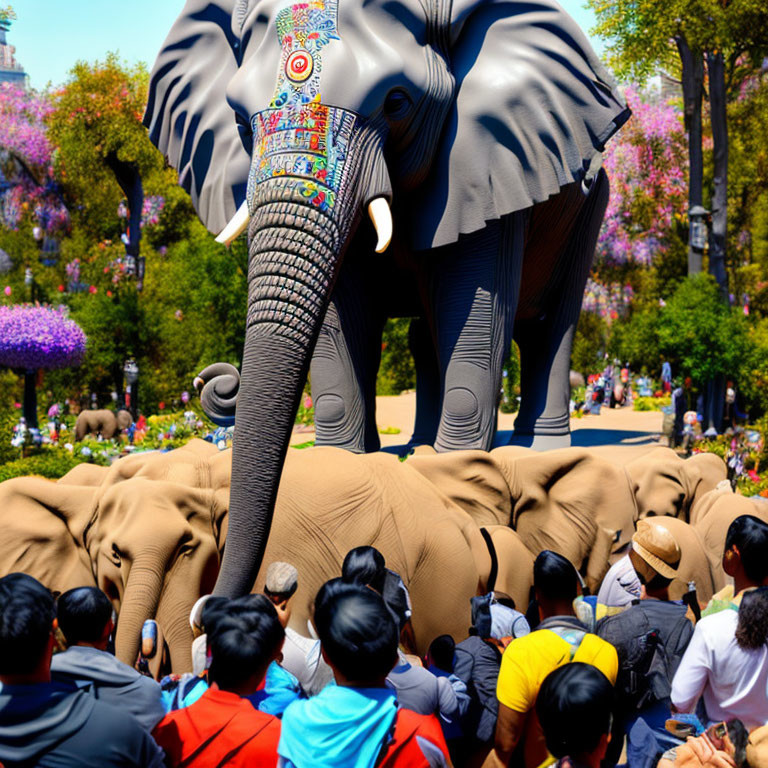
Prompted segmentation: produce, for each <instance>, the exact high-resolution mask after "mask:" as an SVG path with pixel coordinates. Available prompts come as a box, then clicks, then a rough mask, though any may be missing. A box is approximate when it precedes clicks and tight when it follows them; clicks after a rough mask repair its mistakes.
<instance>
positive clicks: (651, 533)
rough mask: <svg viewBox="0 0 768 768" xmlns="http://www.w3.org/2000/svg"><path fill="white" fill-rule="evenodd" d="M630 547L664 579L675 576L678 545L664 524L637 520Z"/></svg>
mask: <svg viewBox="0 0 768 768" xmlns="http://www.w3.org/2000/svg"><path fill="white" fill-rule="evenodd" d="M632 549H633V551H635V552H637V554H638V555H639V556H640V557H642V558H643V560H645V562H646V563H648V565H650V566H651V568H653V570H654V571H656V573H659V574H661V575H662V576H663V577H664V578H665V579H674V578H675V576H677V566H678V564H679V563H680V546H679V545H678V543H677V542H676V541H675V537H674V536H673V535H672V534H671V533H670V532H669V531H668V530H667V529H666V528H664V526H662V525H659V524H658V523H652V522H650V521H649V520H647V519H644V520H638V521H637V530H636V531H635V535H634V536H633V537H632Z"/></svg>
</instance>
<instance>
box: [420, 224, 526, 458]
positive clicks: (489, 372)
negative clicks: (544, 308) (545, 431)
mask: <svg viewBox="0 0 768 768" xmlns="http://www.w3.org/2000/svg"><path fill="white" fill-rule="evenodd" d="M527 217H528V212H527V211H521V212H519V213H516V214H512V215H510V216H506V217H504V218H503V219H501V220H500V221H496V222H492V223H491V224H489V225H488V226H487V227H486V228H485V229H484V230H482V231H481V232H478V233H476V234H474V235H470V236H467V237H462V238H461V240H459V242H458V243H456V244H455V245H453V246H450V247H449V248H447V249H446V250H447V253H446V254H445V255H443V254H442V253H439V254H435V270H434V274H433V277H432V289H431V291H430V293H431V300H432V312H433V322H434V326H435V337H436V340H437V351H438V358H439V363H440V370H441V378H442V407H441V414H440V424H439V427H438V431H437V440H436V441H435V448H436V449H437V450H438V451H450V450H459V449H468V448H479V449H482V450H490V448H491V445H492V443H493V436H494V433H495V431H496V410H497V406H498V400H499V390H500V387H501V370H502V365H503V363H504V359H505V358H506V356H507V354H508V352H509V348H510V344H511V342H512V326H513V322H514V317H515V308H516V305H517V297H518V293H519V288H520V274H521V268H522V261H523V248H524V241H525V227H526V222H527Z"/></svg>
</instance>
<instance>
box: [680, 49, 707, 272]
mask: <svg viewBox="0 0 768 768" xmlns="http://www.w3.org/2000/svg"><path fill="white" fill-rule="evenodd" d="M675 42H676V43H677V50H678V52H679V54H680V61H681V63H682V70H683V71H682V85H683V105H684V114H685V129H686V131H687V132H688V210H690V209H691V208H693V207H695V206H697V205H699V206H700V205H702V199H703V197H702V190H703V187H704V158H703V154H702V149H701V100H702V94H703V92H704V61H703V58H702V55H701V54H700V53H698V52H694V51H692V50H691V49H690V47H689V45H688V41H687V40H686V39H685V37H683V36H679V37H677V38H675ZM701 270H702V253H701V252H700V251H698V250H695V249H694V248H693V247H692V246H691V238H690V234H689V236H688V274H689V275H694V274H697V273H698V272H701Z"/></svg>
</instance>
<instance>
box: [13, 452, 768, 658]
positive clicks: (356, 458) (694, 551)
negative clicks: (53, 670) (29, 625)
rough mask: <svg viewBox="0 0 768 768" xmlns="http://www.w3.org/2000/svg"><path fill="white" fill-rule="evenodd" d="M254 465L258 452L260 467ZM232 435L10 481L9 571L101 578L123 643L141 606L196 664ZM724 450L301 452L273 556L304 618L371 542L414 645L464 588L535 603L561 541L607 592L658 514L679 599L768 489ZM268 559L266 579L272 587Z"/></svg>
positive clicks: (448, 612)
mask: <svg viewBox="0 0 768 768" xmlns="http://www.w3.org/2000/svg"><path fill="white" fill-rule="evenodd" d="M254 471H255V472H258V467H254ZM230 473H231V451H229V450H227V451H219V450H217V449H216V447H214V446H213V445H211V444H210V443H206V442H204V441H201V440H193V441H191V442H190V443H188V444H187V445H186V446H184V447H183V448H180V449H177V450H175V451H172V452H169V453H155V452H151V453H143V454H137V455H133V456H129V457H126V458H123V459H120V460H118V461H116V462H115V463H114V464H113V465H112V466H111V467H108V468H107V467H99V466H95V465H91V464H81V465H79V466H77V467H75V468H74V469H73V470H72V471H70V472H69V473H68V474H67V475H65V476H64V477H62V478H61V479H60V480H58V481H51V480H45V479H43V478H37V477H24V478H17V479H14V480H8V481H6V482H5V483H2V484H0V520H1V521H2V528H3V536H2V539H0V575H4V574H6V573H9V572H13V571H25V572H27V573H30V574H32V575H33V576H35V577H37V578H38V579H40V580H41V581H42V582H43V583H44V584H45V585H46V586H48V587H49V588H50V589H52V590H54V591H63V590H66V589H70V588H72V587H75V586H80V585H83V584H94V583H95V584H97V585H98V586H99V587H100V588H101V589H103V590H104V591H105V592H106V593H107V595H109V597H110V598H111V600H112V601H113V603H114V605H115V609H116V610H117V611H118V614H119V620H118V629H117V637H116V648H117V654H118V656H119V657H120V658H121V659H122V660H124V661H126V662H133V660H134V659H135V658H136V655H137V652H138V647H139V641H140V640H139V638H140V630H141V626H142V623H143V622H144V620H145V619H148V618H156V619H157V621H158V623H159V624H160V626H161V628H162V630H163V632H164V635H165V639H166V641H167V643H168V650H169V652H170V658H171V662H172V666H173V668H174V670H175V671H185V670H188V669H189V668H190V666H191V657H190V648H191V643H192V639H193V637H192V633H191V630H190V626H189V621H188V617H189V613H190V609H191V608H192V606H193V604H194V603H195V601H196V600H197V599H198V598H199V597H200V596H201V595H203V594H207V593H210V592H211V591H212V589H213V586H214V583H215V581H216V576H217V573H218V569H219V564H220V562H221V556H222V552H223V549H224V543H225V539H226V532H227V512H228V502H229V485H230ZM725 477H726V468H725V465H724V463H723V462H722V460H721V459H719V458H718V457H716V456H713V455H711V454H700V455H696V456H693V457H692V458H690V459H687V460H682V459H680V458H678V457H677V456H676V455H675V454H674V453H673V452H672V451H671V450H669V449H666V448H658V449H654V450H653V451H651V452H649V453H648V454H646V455H645V456H643V457H642V458H640V459H637V460H635V461H633V462H631V463H630V464H628V465H627V466H626V467H620V466H617V465H614V464H613V463H611V462H609V461H607V460H605V459H601V458H599V457H597V456H595V455H594V454H591V453H590V452H588V451H586V450H584V449H580V448H566V449H562V450H556V451H549V452H546V453H537V452H535V451H532V450H530V449H527V448H517V447H503V448H497V449H495V450H493V451H491V452H489V453H486V452H483V451H457V452H453V453H446V454H436V453H434V452H431V449H430V451H429V452H426V451H425V452H424V453H419V452H418V451H417V454H416V455H413V456H411V457H410V458H409V459H407V460H406V461H404V462H403V461H399V460H398V459H397V458H396V457H395V456H393V455H390V454H386V453H374V454H364V455H359V454H352V453H349V452H347V451H343V450H340V449H337V448H311V449H306V450H290V451H289V453H288V459H287V462H286V465H285V469H284V471H283V476H282V482H281V485H280V493H279V496H278V500H277V507H276V512H275V519H274V523H273V526H272V533H271V535H270V539H269V545H268V547H267V553H266V558H265V561H264V562H265V565H268V564H269V563H271V562H273V561H275V560H285V561H288V562H291V563H293V564H294V565H295V566H296V567H297V568H298V570H299V575H300V579H299V591H298V593H297V596H296V598H295V599H294V609H293V615H292V619H291V622H292V624H293V625H294V626H295V628H296V629H297V630H298V631H303V632H305V633H306V621H307V619H308V617H309V610H310V605H311V603H312V600H313V598H314V595H315V593H316V591H317V589H318V588H319V587H320V585H321V584H323V583H324V582H325V581H326V580H327V579H329V578H332V577H334V576H337V575H338V574H339V572H340V570H341V563H342V560H343V558H344V555H345V554H346V552H348V551H349V550H350V549H351V548H352V547H355V546H359V545H364V544H370V545H373V546H375V547H377V548H378V549H379V550H380V551H381V552H382V553H383V555H384V557H385V558H386V561H387V565H388V567H390V568H392V569H393V570H395V571H397V572H398V573H400V574H401V575H402V577H403V579H404V581H405V583H406V585H407V586H408V588H409V590H410V594H411V598H412V602H413V625H414V631H415V637H416V641H417V645H418V647H419V650H421V651H423V650H425V649H426V646H427V645H428V644H429V642H430V641H431V640H432V639H433V638H434V637H436V636H437V635H439V634H442V633H444V632H447V633H450V634H453V635H454V637H457V638H459V637H465V636H466V632H467V628H468V627H469V624H470V602H469V598H470V597H472V596H474V595H475V594H478V593H482V592H484V591H485V588H486V584H487V581H488V578H489V574H490V571H491V555H490V553H489V548H488V546H487V544H486V542H485V540H484V538H483V535H482V533H481V530H480V529H481V527H482V528H485V529H486V530H487V531H488V532H489V533H490V536H491V539H492V542H493V545H494V548H495V550H496V553H497V557H498V578H497V580H496V588H497V589H499V590H502V591H504V592H507V593H508V594H510V595H511V596H512V597H513V598H514V599H515V601H516V602H517V604H518V605H519V606H525V605H527V602H528V597H529V593H530V587H531V581H532V564H533V560H534V557H535V555H536V554H537V553H538V552H540V551H541V550H543V549H552V550H556V551H558V552H560V553H562V554H563V555H565V556H566V557H568V558H569V560H571V562H573V564H574V565H575V566H576V567H577V568H578V569H579V570H580V571H581V573H582V574H583V576H584V578H585V580H586V583H587V584H588V586H589V587H590V588H591V589H592V590H593V591H595V590H596V588H597V587H598V585H599V584H600V581H601V580H602V578H603V576H604V574H605V572H606V570H607V568H608V567H609V564H610V563H611V562H612V561H614V560H615V559H616V558H617V557H618V556H620V555H621V553H622V552H624V551H626V547H627V545H628V543H629V540H630V537H631V536H632V533H633V532H634V528H635V523H636V521H637V520H638V519H639V518H643V517H648V516H654V515H655V516H658V520H659V522H660V523H662V524H663V525H665V526H666V527H668V528H669V530H670V531H671V532H672V533H673V534H674V536H675V538H676V539H677V540H678V542H679V544H680V547H681V550H682V561H681V563H680V569H679V578H678V579H677V580H676V581H675V582H674V583H673V585H672V588H671V592H672V596H673V597H680V596H681V595H682V593H683V592H685V591H686V589H687V583H688V582H689V581H695V582H696V587H697V590H698V598H699V600H700V601H706V600H708V599H709V598H710V597H711V595H712V594H713V592H715V591H716V590H718V589H720V588H721V587H722V586H724V584H725V574H724V572H723V570H722V566H721V555H722V548H723V543H724V540H725V534H726V530H727V528H728V526H729V525H730V523H731V521H732V520H733V519H734V518H735V517H737V516H738V515H740V514H745V513H751V514H755V515H758V516H760V517H761V518H763V519H765V520H766V521H768V504H762V503H761V502H759V501H753V500H750V499H747V498H744V497H742V496H739V495H737V494H734V493H732V492H731V490H730V486H729V484H728V483H727V482H723V481H724V480H725ZM264 570H265V568H262V572H261V573H260V574H259V577H258V579H257V581H256V584H255V585H254V586H255V588H257V589H261V587H262V585H263V573H264Z"/></svg>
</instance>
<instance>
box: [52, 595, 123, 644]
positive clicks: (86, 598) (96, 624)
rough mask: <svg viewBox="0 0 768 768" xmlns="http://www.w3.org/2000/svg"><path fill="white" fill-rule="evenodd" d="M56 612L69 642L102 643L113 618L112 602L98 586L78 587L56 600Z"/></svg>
mask: <svg viewBox="0 0 768 768" xmlns="http://www.w3.org/2000/svg"><path fill="white" fill-rule="evenodd" d="M56 615H57V616H58V619H59V629H60V630H61V631H62V633H63V634H64V637H65V638H66V640H67V645H77V643H98V642H99V641H100V640H101V639H102V638H103V636H104V629H105V627H106V626H107V624H108V622H109V620H110V619H111V618H112V603H110V602H109V598H108V597H107V596H106V595H105V594H104V593H103V592H102V591H101V590H100V589H98V588H97V587H76V588H75V589H70V590H68V591H67V592H65V593H64V594H63V595H61V596H60V597H59V599H58V600H57V601H56Z"/></svg>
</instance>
